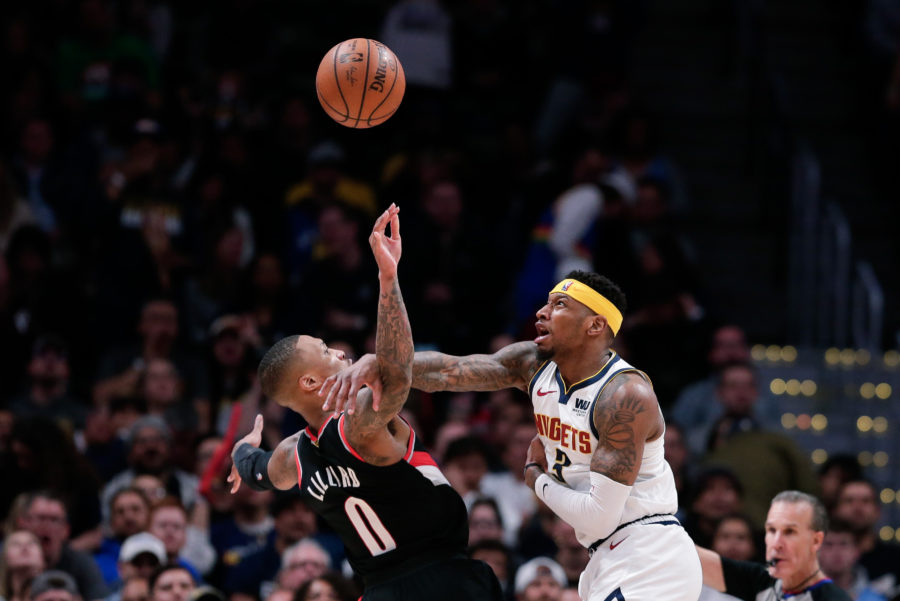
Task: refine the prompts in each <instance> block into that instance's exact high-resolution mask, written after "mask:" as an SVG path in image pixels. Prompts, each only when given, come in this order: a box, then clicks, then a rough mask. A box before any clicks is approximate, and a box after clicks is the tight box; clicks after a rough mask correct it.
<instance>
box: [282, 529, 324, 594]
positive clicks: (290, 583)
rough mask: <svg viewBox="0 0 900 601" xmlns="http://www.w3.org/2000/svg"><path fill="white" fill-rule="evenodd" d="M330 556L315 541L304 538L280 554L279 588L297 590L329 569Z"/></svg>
mask: <svg viewBox="0 0 900 601" xmlns="http://www.w3.org/2000/svg"><path fill="white" fill-rule="evenodd" d="M331 567H332V566H331V556H330V555H328V552H327V551H326V550H325V549H323V548H322V545H320V544H319V543H317V542H316V541H314V540H312V539H309V538H305V539H302V540H300V541H299V542H297V543H294V544H293V545H291V546H290V547H288V548H287V549H285V551H284V553H282V554H281V569H280V570H279V571H278V577H277V582H278V586H280V587H281V588H286V589H289V590H297V589H298V588H300V587H301V586H302V585H304V584H305V583H307V582H309V581H310V580H311V579H313V578H316V577H318V576H321V575H322V574H324V573H325V572H326V570H329V569H331Z"/></svg>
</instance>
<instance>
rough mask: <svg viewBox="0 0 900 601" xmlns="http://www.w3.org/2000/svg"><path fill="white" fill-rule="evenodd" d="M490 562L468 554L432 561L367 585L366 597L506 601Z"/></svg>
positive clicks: (384, 600) (369, 600)
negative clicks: (468, 556) (466, 556)
mask: <svg viewBox="0 0 900 601" xmlns="http://www.w3.org/2000/svg"><path fill="white" fill-rule="evenodd" d="M502 599H503V592H502V591H501V589H500V583H499V582H498V581H497V577H496V576H494V571H493V570H491V568H490V566H488V564H486V563H484V562H483V561H478V560H474V559H468V558H464V557H459V558H452V559H446V560H442V561H437V562H434V563H430V564H428V565H425V566H422V567H421V568H417V569H415V570H413V571H411V572H408V573H406V574H403V575H400V576H397V577H396V578H392V579H391V580H387V581H385V582H381V583H379V584H376V585H373V586H370V587H367V588H366V590H365V592H364V593H363V596H362V601H423V600H427V601H461V600H465V601H502Z"/></svg>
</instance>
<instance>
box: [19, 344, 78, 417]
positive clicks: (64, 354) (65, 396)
mask: <svg viewBox="0 0 900 601" xmlns="http://www.w3.org/2000/svg"><path fill="white" fill-rule="evenodd" d="M69 380H70V368H69V357H68V348H67V345H66V343H65V342H64V341H63V340H62V339H61V338H59V337H58V336H55V335H53V334H48V335H46V336H41V337H40V338H38V339H37V340H35V342H34V345H33V347H32V350H31V360H30V361H29V362H28V381H27V383H26V389H25V392H23V393H22V394H21V395H20V396H18V397H15V398H13V399H12V401H10V409H12V412H13V413H14V414H15V415H16V417H17V418H26V417H35V416H41V417H48V418H55V419H56V420H57V421H58V422H59V424H60V426H61V427H62V428H63V429H64V430H66V431H67V432H69V433H73V432H75V431H76V430H82V429H83V428H84V426H85V420H86V418H87V414H88V410H87V407H85V405H83V404H82V403H80V402H78V401H76V400H74V399H73V398H72V397H71V396H70V395H71V393H70V390H69Z"/></svg>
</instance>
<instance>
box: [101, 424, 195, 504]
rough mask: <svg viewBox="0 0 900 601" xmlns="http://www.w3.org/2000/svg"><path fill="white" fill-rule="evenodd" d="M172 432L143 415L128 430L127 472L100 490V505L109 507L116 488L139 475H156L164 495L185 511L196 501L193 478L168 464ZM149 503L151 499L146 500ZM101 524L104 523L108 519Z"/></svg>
mask: <svg viewBox="0 0 900 601" xmlns="http://www.w3.org/2000/svg"><path fill="white" fill-rule="evenodd" d="M171 444H172V432H171V430H170V429H169V426H168V425H167V424H166V423H165V422H164V421H163V420H162V419H160V418H159V417H155V416H146V417H142V418H140V419H139V420H137V421H136V422H135V423H134V425H133V426H132V427H131V432H130V436H129V439H128V445H129V447H128V465H129V467H128V469H127V470H125V471H124V472H121V473H119V474H117V475H116V476H115V477H114V478H113V479H112V480H110V481H109V482H108V483H107V484H106V486H105V487H104V488H103V492H102V493H101V501H103V502H102V506H103V507H105V508H108V507H109V499H111V498H112V496H113V494H115V492H116V491H117V490H119V489H120V488H125V487H127V486H130V485H131V484H132V483H133V482H134V480H135V479H136V478H137V477H138V476H141V475H151V476H156V477H157V478H159V480H160V481H161V482H162V484H163V486H164V487H165V490H166V492H167V493H169V494H171V495H172V496H174V497H176V498H178V499H180V500H181V503H182V505H184V506H185V508H187V509H188V510H189V511H190V510H191V509H192V508H193V506H194V503H196V500H197V495H198V492H197V486H198V480H197V477H196V476H195V475H193V474H191V473H190V472H186V471H184V470H182V469H179V468H177V467H175V466H174V465H173V464H172V461H171V456H170V453H171ZM150 498H151V500H152V496H151V497H150ZM105 517H106V519H105V520H104V521H106V522H108V520H109V516H105Z"/></svg>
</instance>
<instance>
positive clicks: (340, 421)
mask: <svg viewBox="0 0 900 601" xmlns="http://www.w3.org/2000/svg"><path fill="white" fill-rule="evenodd" d="M338 434H339V435H340V437H341V443H342V444H343V445H344V448H345V449H347V451H348V452H349V453H350V454H351V455H353V456H354V457H356V458H357V459H359V460H360V461H362V462H363V463H367V462H366V460H365V459H363V458H362V455H360V454H359V453H357V452H356V450H355V449H354V448H353V447H352V446H351V445H350V441H349V440H347V437H346V436H345V435H344V414H343V413H342V414H341V417H340V418H339V419H338Z"/></svg>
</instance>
